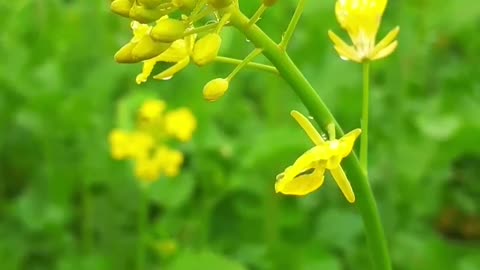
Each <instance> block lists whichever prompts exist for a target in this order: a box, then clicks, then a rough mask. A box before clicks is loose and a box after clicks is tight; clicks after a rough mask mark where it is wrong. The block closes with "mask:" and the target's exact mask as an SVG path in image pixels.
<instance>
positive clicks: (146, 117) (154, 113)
mask: <svg viewBox="0 0 480 270" xmlns="http://www.w3.org/2000/svg"><path fill="white" fill-rule="evenodd" d="M166 107H167V105H166V104H165V102H164V101H163V100H158V99H152V100H147V101H146V102H144V103H143V104H142V106H141V107H140V110H139V111H138V116H139V117H140V119H141V120H142V121H146V122H152V121H154V120H156V119H159V118H161V117H162V114H163V112H164V111H165V108H166Z"/></svg>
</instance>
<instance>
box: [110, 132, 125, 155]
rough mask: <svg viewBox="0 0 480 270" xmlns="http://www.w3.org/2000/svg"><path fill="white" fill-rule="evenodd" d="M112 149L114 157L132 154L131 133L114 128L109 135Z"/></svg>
mask: <svg viewBox="0 0 480 270" xmlns="http://www.w3.org/2000/svg"><path fill="white" fill-rule="evenodd" d="M108 141H109V143H110V151H111V154H112V157H113V158H114V159H118V160H121V159H126V158H128V157H129V156H130V147H129V135H128V134H127V133H126V132H124V131H122V130H119V129H114V130H112V131H111V132H110V134H109V136H108Z"/></svg>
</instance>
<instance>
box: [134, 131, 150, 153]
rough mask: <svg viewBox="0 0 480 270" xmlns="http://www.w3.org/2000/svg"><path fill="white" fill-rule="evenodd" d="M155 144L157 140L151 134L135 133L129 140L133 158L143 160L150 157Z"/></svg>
mask: <svg viewBox="0 0 480 270" xmlns="http://www.w3.org/2000/svg"><path fill="white" fill-rule="evenodd" d="M154 144H155V140H154V138H153V137H152V135H151V134H149V133H146V132H142V131H134V132H133V133H132V134H131V135H130V140H129V145H130V153H131V157H133V158H142V157H145V156H148V155H149V153H150V151H151V150H152V149H153V147H154Z"/></svg>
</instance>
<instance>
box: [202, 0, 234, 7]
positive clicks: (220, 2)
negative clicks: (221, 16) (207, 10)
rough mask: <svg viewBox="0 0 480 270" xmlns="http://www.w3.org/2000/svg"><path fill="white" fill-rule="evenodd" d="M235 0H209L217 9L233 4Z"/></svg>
mask: <svg viewBox="0 0 480 270" xmlns="http://www.w3.org/2000/svg"><path fill="white" fill-rule="evenodd" d="M233 2H234V0H208V4H209V5H211V6H212V7H214V8H216V9H222V8H226V7H228V6H230V5H231V4H233Z"/></svg>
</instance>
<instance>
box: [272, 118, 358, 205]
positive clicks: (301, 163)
mask: <svg viewBox="0 0 480 270" xmlns="http://www.w3.org/2000/svg"><path fill="white" fill-rule="evenodd" d="M291 114H292V116H293V118H295V120H296V121H297V122H298V124H299V125H300V126H301V127H302V128H303V129H304V131H305V132H306V133H307V135H308V136H309V138H310V139H311V140H312V141H313V143H314V144H315V146H314V147H313V148H311V149H310V150H308V151H306V152H305V153H304V154H303V155H301V156H300V157H299V158H298V159H297V160H296V161H295V162H294V164H293V165H292V166H289V167H288V168H287V169H285V171H284V172H283V173H281V174H279V175H278V176H277V182H276V183H275V191H276V192H277V193H283V194H287V195H300V196H301V195H307V194H309V193H311V192H313V191H315V190H316V189H318V188H319V187H320V186H321V185H322V184H323V180H324V173H325V170H329V171H330V173H331V174H332V176H333V178H334V179H335V181H336V183H337V185H338V186H339V188H340V189H341V190H342V192H343V195H344V196H345V198H346V199H347V201H349V202H350V203H353V202H354V201H355V194H354V193H353V190H352V187H351V186H350V182H349V181H348V179H347V176H346V175H345V172H344V171H343V169H342V167H341V166H340V163H341V161H342V159H343V158H345V157H346V156H348V155H349V154H350V153H351V152H352V149H353V145H354V143H355V140H356V139H357V137H358V136H359V135H360V133H361V130H360V129H355V130H353V131H351V132H349V133H348V134H346V135H345V136H343V137H342V138H340V139H338V140H337V139H335V134H334V133H335V127H334V126H333V125H332V126H330V127H329V132H330V134H329V135H330V140H328V141H325V140H324V139H323V138H322V136H321V135H320V134H319V133H318V131H317V130H316V129H315V128H314V127H313V125H312V123H311V122H310V121H309V120H308V119H307V118H306V117H305V116H303V115H302V114H300V113H299V112H297V111H292V113H291Z"/></svg>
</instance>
